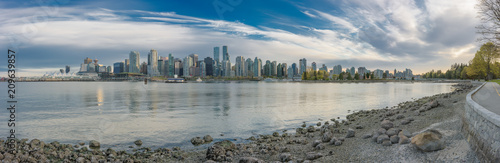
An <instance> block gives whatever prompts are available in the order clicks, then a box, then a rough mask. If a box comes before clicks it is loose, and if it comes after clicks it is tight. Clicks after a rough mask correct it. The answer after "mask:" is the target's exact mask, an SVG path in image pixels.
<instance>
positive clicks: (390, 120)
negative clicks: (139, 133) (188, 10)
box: [0, 83, 479, 162]
mask: <svg viewBox="0 0 500 163" xmlns="http://www.w3.org/2000/svg"><path fill="white" fill-rule="evenodd" d="M476 86H478V85H477V84H470V83H459V84H456V85H454V87H455V88H456V89H455V90H454V91H453V92H450V93H444V94H438V95H434V96H429V97H423V98H420V99H418V100H414V101H407V102H403V103H400V104H399V105H397V106H393V107H391V108H383V109H377V110H363V111H358V112H355V113H352V114H350V115H348V116H347V117H346V118H347V120H339V119H338V118H333V117H332V119H331V120H329V121H321V122H317V123H313V124H306V123H304V124H303V125H302V126H299V127H298V128H296V129H295V132H293V131H281V132H274V133H273V134H272V135H259V136H258V137H253V136H252V137H250V138H248V139H249V140H251V142H250V143H246V144H234V143H233V142H231V141H230V140H224V141H220V142H215V143H213V144H212V145H211V146H209V147H208V149H206V150H199V151H184V150H181V149H180V148H178V147H174V148H172V149H169V148H158V149H151V148H149V147H140V146H141V145H142V141H140V140H138V141H136V142H134V143H135V144H136V145H137V149H136V150H135V152H133V153H129V152H125V151H115V150H113V149H111V148H108V149H100V148H99V147H100V144H99V142H96V141H90V142H89V143H88V145H86V144H85V143H83V142H82V143H79V144H76V145H71V144H61V143H58V142H51V143H45V142H43V141H40V140H37V139H33V140H28V139H22V140H17V146H16V149H15V150H14V151H11V152H8V151H7V150H8V149H7V146H5V141H4V140H0V143H3V144H4V146H1V147H0V160H3V161H4V162H290V161H291V162H479V161H478V160H477V158H476V156H475V154H474V151H471V149H470V148H469V145H468V144H467V141H466V139H465V138H464V136H463V135H462V134H461V132H460V128H461V119H460V116H461V115H462V113H463V106H464V104H465V96H466V94H467V93H468V92H470V91H471V90H472V88H474V87H476ZM421 133H422V136H417V135H419V134H421ZM424 134H431V135H429V136H425V135H424ZM416 137H417V138H416ZM418 137H429V138H436V139H437V141H436V142H435V144H431V145H433V146H432V147H428V146H419V145H422V142H414V141H417V139H418ZM212 141H213V139H212V138H211V136H209V135H207V136H205V137H203V138H200V137H195V138H193V139H191V142H192V143H193V144H196V145H198V144H204V143H211V142H212ZM426 145H429V144H426Z"/></svg>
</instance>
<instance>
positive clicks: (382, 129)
mask: <svg viewBox="0 0 500 163" xmlns="http://www.w3.org/2000/svg"><path fill="white" fill-rule="evenodd" d="M385 132H387V130H386V129H384V128H379V129H378V130H377V133H378V134H379V135H382V134H385Z"/></svg>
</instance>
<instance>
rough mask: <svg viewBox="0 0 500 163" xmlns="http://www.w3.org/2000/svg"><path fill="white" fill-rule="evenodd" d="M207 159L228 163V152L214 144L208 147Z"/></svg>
mask: <svg viewBox="0 0 500 163" xmlns="http://www.w3.org/2000/svg"><path fill="white" fill-rule="evenodd" d="M206 158H207V159H208V160H214V161H217V162H222V161H226V150H225V149H224V147H222V146H220V145H216V144H214V145H212V146H210V147H208V149H207V154H206ZM240 162H241V161H240Z"/></svg>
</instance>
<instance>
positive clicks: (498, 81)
mask: <svg viewBox="0 0 500 163" xmlns="http://www.w3.org/2000/svg"><path fill="white" fill-rule="evenodd" d="M490 82H496V83H498V85H500V79H497V80H491V81H490Z"/></svg>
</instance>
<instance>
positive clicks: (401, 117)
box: [396, 114, 405, 119]
mask: <svg viewBox="0 0 500 163" xmlns="http://www.w3.org/2000/svg"><path fill="white" fill-rule="evenodd" d="M403 118H405V115H403V114H399V115H397V116H396V119H403Z"/></svg>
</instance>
